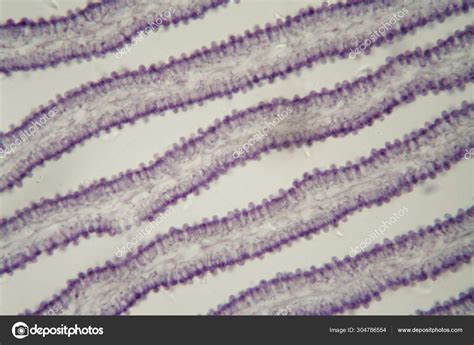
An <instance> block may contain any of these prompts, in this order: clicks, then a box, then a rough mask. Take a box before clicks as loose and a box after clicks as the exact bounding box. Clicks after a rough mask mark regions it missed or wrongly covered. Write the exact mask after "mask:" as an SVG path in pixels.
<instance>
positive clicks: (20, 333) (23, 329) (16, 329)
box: [12, 322, 30, 339]
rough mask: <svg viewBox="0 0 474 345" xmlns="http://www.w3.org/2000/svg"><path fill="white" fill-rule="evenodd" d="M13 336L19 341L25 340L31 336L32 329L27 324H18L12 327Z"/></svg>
mask: <svg viewBox="0 0 474 345" xmlns="http://www.w3.org/2000/svg"><path fill="white" fill-rule="evenodd" d="M12 334H13V336H14V337H15V338H17V339H23V338H26V337H27V336H28V335H29V334H30V329H29V327H28V325H27V324H26V323H24V322H17V323H15V324H14V325H13V327H12Z"/></svg>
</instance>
